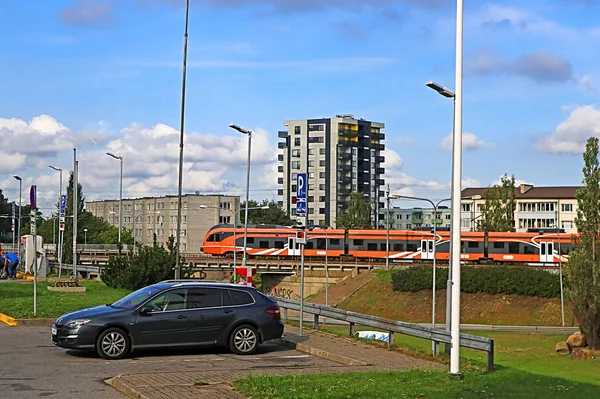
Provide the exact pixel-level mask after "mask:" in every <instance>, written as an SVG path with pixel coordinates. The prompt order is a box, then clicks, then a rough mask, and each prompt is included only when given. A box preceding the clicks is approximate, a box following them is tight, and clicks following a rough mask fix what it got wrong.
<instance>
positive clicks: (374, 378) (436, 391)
mask: <svg viewBox="0 0 600 399" xmlns="http://www.w3.org/2000/svg"><path fill="white" fill-rule="evenodd" d="M321 329H322V330H324V331H327V332H331V333H334V334H337V335H343V336H346V335H347V334H348V328H347V327H337V326H334V327H332V326H324V327H322V328H321ZM368 329H370V328H357V329H356V330H357V331H358V330H368ZM370 330H372V329H370ZM471 333H472V334H476V335H482V336H486V337H489V338H492V339H493V340H494V345H495V366H496V371H494V372H492V373H487V372H485V371H484V370H485V367H486V361H487V354H486V353H485V352H481V351H475V350H471V349H465V348H461V370H462V372H463V373H464V375H465V378H464V380H463V381H457V380H455V379H452V378H449V377H448V376H447V373H446V371H441V372H438V371H433V372H425V371H408V372H382V373H345V374H324V375H308V376H289V377H249V378H245V379H243V380H240V381H238V382H237V385H236V387H237V389H238V390H239V391H240V392H242V393H244V394H245V395H247V396H251V397H260V398H267V399H270V398H282V399H285V398H309V397H311V398H313V397H314V398H486V397H497V398H580V397H581V398H592V397H600V379H599V378H598V375H600V361H598V360H597V359H596V360H590V361H574V360H571V359H570V358H569V357H568V356H558V355H557V354H556V353H555V352H554V347H555V345H556V343H557V342H559V341H564V340H566V338H567V336H566V335H544V334H516V333H492V332H479V331H477V332H471ZM395 339H396V343H395V344H394V345H393V348H394V349H396V350H399V351H402V352H404V353H408V354H411V355H413V356H417V357H422V358H431V341H428V340H423V339H420V338H414V337H409V336H406V335H400V334H396V336H395ZM363 341H367V340H363ZM367 342H369V341H367ZM370 342H371V343H372V344H374V345H377V346H382V347H385V346H387V344H385V343H379V342H373V341H370ZM443 347H444V345H443V344H442V345H440V350H441V351H442V352H443ZM437 361H439V362H442V363H445V364H448V357H447V356H446V355H445V354H442V355H441V356H440V357H439V358H438V359H437Z"/></svg>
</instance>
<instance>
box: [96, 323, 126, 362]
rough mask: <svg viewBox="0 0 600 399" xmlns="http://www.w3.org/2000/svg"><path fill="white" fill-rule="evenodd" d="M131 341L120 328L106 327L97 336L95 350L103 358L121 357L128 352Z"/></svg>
mask: <svg viewBox="0 0 600 399" xmlns="http://www.w3.org/2000/svg"><path fill="white" fill-rule="evenodd" d="M130 349H131V343H130V341H129V336H128V335H127V333H126V332H125V331H123V330H121V329H120V328H114V327H113V328H108V329H106V330H104V331H102V333H100V335H99V336H98V340H97V341H96V351H97V352H98V355H99V356H100V357H102V358H104V359H108V360H117V359H123V358H124V357H125V356H127V355H128V354H129V351H130Z"/></svg>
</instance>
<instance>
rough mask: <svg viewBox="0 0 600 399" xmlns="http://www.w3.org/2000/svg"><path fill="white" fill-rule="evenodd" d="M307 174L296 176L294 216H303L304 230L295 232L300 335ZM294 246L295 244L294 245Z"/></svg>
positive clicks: (302, 305) (302, 307)
mask: <svg viewBox="0 0 600 399" xmlns="http://www.w3.org/2000/svg"><path fill="white" fill-rule="evenodd" d="M306 177H307V174H306V173H298V175H297V176H296V216H304V217H305V221H304V230H303V231H301V232H300V231H299V232H297V233H296V242H297V243H299V244H300V245H301V247H302V248H301V254H300V336H302V334H303V333H304V246H305V245H304V244H306V233H307V228H306V227H307V225H308V211H307V209H306V208H307V206H306V197H307V195H306V192H307V185H308V184H307V181H306ZM294 247H295V245H294Z"/></svg>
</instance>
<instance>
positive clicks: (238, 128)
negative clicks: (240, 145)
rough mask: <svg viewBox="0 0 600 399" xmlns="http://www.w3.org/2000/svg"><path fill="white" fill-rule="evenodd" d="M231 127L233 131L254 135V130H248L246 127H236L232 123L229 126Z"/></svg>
mask: <svg viewBox="0 0 600 399" xmlns="http://www.w3.org/2000/svg"><path fill="white" fill-rule="evenodd" d="M229 127H230V128H232V129H234V130H237V131H238V132H240V133H242V134H252V130H250V129H246V128H245V127H241V126H238V125H235V124H233V123H231V124H230V125H229Z"/></svg>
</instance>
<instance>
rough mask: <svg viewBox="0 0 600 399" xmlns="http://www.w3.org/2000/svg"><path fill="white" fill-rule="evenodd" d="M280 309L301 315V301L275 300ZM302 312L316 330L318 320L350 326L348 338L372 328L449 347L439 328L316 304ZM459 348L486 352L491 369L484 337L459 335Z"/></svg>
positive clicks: (490, 350)
mask: <svg viewBox="0 0 600 399" xmlns="http://www.w3.org/2000/svg"><path fill="white" fill-rule="evenodd" d="M274 299H275V300H277V303H278V304H279V306H280V307H282V308H284V309H286V310H296V311H300V301H296V300H293V299H284V298H278V297H276V298H274ZM303 308H304V309H303V310H304V312H306V313H311V314H313V315H314V324H315V328H317V329H318V328H319V316H321V317H327V318H331V319H336V320H341V321H345V322H347V323H349V324H350V335H351V336H352V335H354V326H355V325H360V326H367V327H373V328H377V329H380V330H384V331H389V332H390V333H400V334H405V335H410V336H413V337H417V338H423V339H428V340H430V341H434V342H443V343H446V344H450V343H451V337H450V331H446V330H441V329H439V328H431V327H425V326H422V325H419V324H413V323H406V322H403V321H396V320H390V319H384V318H382V317H378V316H371V315H366V314H362V313H356V312H351V311H348V310H342V309H337V308H332V307H328V306H324V305H319V304H315V303H309V302H304V304H303ZM460 346H463V347H465V348H470V349H476V350H480V351H484V352H487V367H488V370H489V371H492V370H493V369H494V340H493V339H491V338H487V337H480V336H477V335H471V334H464V333H461V334H460Z"/></svg>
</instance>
